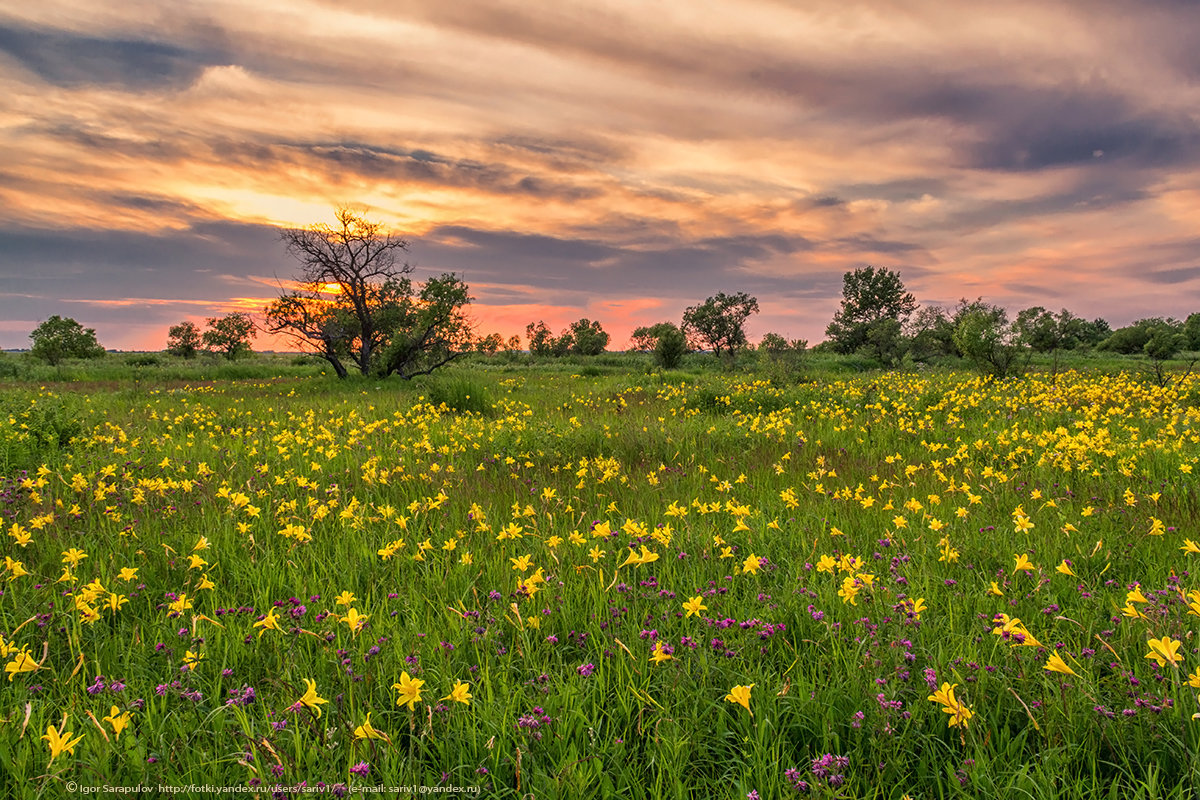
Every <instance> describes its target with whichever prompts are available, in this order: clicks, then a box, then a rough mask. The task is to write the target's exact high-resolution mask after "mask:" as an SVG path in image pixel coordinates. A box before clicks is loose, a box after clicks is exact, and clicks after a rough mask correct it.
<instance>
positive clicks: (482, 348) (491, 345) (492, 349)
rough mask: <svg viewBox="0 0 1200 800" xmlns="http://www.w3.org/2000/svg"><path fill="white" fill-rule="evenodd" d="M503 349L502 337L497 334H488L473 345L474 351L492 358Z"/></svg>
mask: <svg viewBox="0 0 1200 800" xmlns="http://www.w3.org/2000/svg"><path fill="white" fill-rule="evenodd" d="M503 347H504V337H503V336H501V335H500V334H498V333H489V334H488V335H487V336H484V337H483V338H482V339H480V340H479V341H478V342H476V343H475V349H476V350H477V351H479V352H480V353H483V354H484V355H485V356H494V355H496V353H499V352H500V350H501V348H503Z"/></svg>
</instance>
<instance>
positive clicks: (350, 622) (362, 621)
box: [342, 608, 371, 636]
mask: <svg viewBox="0 0 1200 800" xmlns="http://www.w3.org/2000/svg"><path fill="white" fill-rule="evenodd" d="M370 618H371V615H370V614H360V613H358V609H357V608H352V609H350V610H349V611H347V612H346V616H344V617H342V622H344V623H346V625H347V626H348V627H349V628H350V630H351V631H352V632H353V633H354V635H355V636H358V632H359V631H361V630H362V627H363V625H366V624H367V620H369V619H370Z"/></svg>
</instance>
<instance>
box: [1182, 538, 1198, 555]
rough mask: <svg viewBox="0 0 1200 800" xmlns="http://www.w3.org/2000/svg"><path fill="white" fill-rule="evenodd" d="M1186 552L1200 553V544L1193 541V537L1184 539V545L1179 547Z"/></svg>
mask: <svg viewBox="0 0 1200 800" xmlns="http://www.w3.org/2000/svg"><path fill="white" fill-rule="evenodd" d="M1179 549H1180V550H1182V551H1183V552H1185V553H1200V545H1198V544H1196V543H1195V542H1193V541H1192V540H1191V539H1184V540H1183V547H1181V548H1179Z"/></svg>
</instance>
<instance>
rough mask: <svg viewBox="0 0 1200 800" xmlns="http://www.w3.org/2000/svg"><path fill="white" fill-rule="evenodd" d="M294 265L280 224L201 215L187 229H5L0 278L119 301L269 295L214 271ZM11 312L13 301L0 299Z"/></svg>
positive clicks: (35, 290) (20, 289) (287, 270)
mask: <svg viewBox="0 0 1200 800" xmlns="http://www.w3.org/2000/svg"><path fill="white" fill-rule="evenodd" d="M294 270H295V265H294V263H293V262H291V260H290V257H289V256H288V255H287V253H286V251H285V250H284V248H283V246H282V245H281V244H280V242H279V234H278V231H277V230H276V229H275V228H272V227H269V226H263V225H246V224H240V223H234V222H201V223H196V224H195V225H193V226H192V227H191V228H190V229H188V230H186V231H164V232H162V233H161V234H157V235H154V234H146V233H139V232H133V231H118V230H112V231H108V230H94V229H62V230H54V231H46V230H32V229H7V230H4V229H0V282H2V283H3V285H4V287H5V290H6V291H7V292H12V293H21V294H27V295H30V296H34V297H46V298H77V299H90V300H120V299H123V298H125V297H129V296H134V297H144V298H163V299H178V300H193V299H212V300H217V299H224V298H228V297H231V296H239V295H248V294H249V295H253V294H255V293H264V294H269V293H270V289H269V287H261V288H259V289H256V290H254V291H251V288H252V287H253V284H249V283H248V284H245V285H241V286H238V285H236V284H234V285H231V284H229V283H226V284H221V283H219V282H217V281H214V276H215V275H220V274H224V275H231V276H235V277H244V276H248V275H266V276H269V275H279V276H281V277H285V278H286V277H290V275H291V274H292V272H294ZM0 303H2V304H3V305H4V306H7V308H4V312H6V313H0V318H3V317H5V316H9V317H11V316H12V314H13V313H15V311H16V308H15V307H14V306H13V305H11V303H10V302H9V301H0Z"/></svg>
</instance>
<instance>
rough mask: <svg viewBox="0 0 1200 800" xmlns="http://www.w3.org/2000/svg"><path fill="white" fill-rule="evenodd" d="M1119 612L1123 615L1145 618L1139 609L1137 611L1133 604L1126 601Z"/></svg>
mask: <svg viewBox="0 0 1200 800" xmlns="http://www.w3.org/2000/svg"><path fill="white" fill-rule="evenodd" d="M1121 613H1122V614H1123V615H1124V616H1126V617H1130V618H1133V619H1139V618H1140V619H1146V615H1145V614H1143V613H1142V612H1141V611H1139V610H1138V607H1137V606H1135V605H1134V604H1133V603H1126V604H1125V607H1124V608H1122V609H1121Z"/></svg>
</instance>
